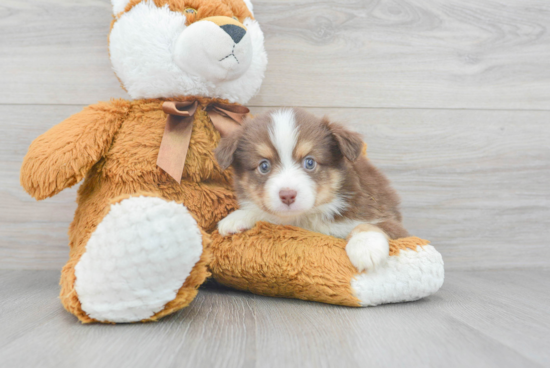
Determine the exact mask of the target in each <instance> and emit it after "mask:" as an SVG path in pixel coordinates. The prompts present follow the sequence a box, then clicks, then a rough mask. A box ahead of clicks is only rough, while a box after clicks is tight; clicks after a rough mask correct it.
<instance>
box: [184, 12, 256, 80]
mask: <svg viewBox="0 0 550 368" xmlns="http://www.w3.org/2000/svg"><path fill="white" fill-rule="evenodd" d="M252 55H253V51H252V43H251V40H250V35H249V32H248V31H247V29H246V27H245V26H244V25H243V24H242V23H240V22H239V21H238V20H235V19H232V18H229V17H225V16H216V17H209V18H204V19H202V20H200V21H198V22H195V23H193V24H191V25H189V26H188V27H187V28H186V29H185V30H184V31H183V32H182V33H181V34H180V35H179V37H178V38H177V40H176V42H175V47H174V61H175V63H176V64H177V65H178V67H179V68H181V69H182V70H184V71H186V72H189V73H193V74H197V75H199V76H201V77H203V78H205V79H206V80H208V81H210V82H213V83H220V82H223V81H228V80H234V79H237V78H239V77H240V76H242V75H243V74H244V73H245V72H246V70H247V69H248V68H249V66H250V64H251V62H252Z"/></svg>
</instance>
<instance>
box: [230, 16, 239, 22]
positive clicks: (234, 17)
mask: <svg viewBox="0 0 550 368" xmlns="http://www.w3.org/2000/svg"><path fill="white" fill-rule="evenodd" d="M231 18H233V19H235V20H236V21H238V20H239V18H237V17H236V16H232V17H231Z"/></svg>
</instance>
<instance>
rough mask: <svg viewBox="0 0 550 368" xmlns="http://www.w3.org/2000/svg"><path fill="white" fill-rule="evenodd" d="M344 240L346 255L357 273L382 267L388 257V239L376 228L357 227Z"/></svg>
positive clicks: (372, 226) (371, 226)
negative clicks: (346, 242) (345, 241)
mask: <svg viewBox="0 0 550 368" xmlns="http://www.w3.org/2000/svg"><path fill="white" fill-rule="evenodd" d="M346 240H347V241H348V244H347V245H346V253H347V254H348V257H349V259H350V261H351V263H352V264H353V265H354V266H355V268H357V270H358V271H359V272H362V271H365V270H372V269H375V268H378V267H380V266H382V265H383V264H384V263H386V261H387V259H388V257H389V255H390V244H389V237H388V235H386V233H385V232H384V231H383V230H382V229H380V228H379V227H377V226H374V225H370V224H361V225H357V226H356V227H355V229H353V231H352V232H351V233H350V234H349V235H348V237H347V239H346Z"/></svg>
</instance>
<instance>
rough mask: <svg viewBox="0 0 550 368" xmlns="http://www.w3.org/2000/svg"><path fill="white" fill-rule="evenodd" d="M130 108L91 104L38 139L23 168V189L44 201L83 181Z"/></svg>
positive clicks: (122, 103) (119, 103)
mask: <svg viewBox="0 0 550 368" xmlns="http://www.w3.org/2000/svg"><path fill="white" fill-rule="evenodd" d="M128 109H129V102H128V101H124V100H112V101H111V102H100V103H98V104H95V105H90V106H88V107H86V108H84V110H83V111H81V112H79V113H77V114H75V115H72V116H71V117H69V118H68V119H66V120H64V121H63V122H61V123H60V124H58V125H56V126H54V127H53V128H51V129H50V130H48V131H47V132H46V133H44V134H42V135H41V136H39V137H38V138H36V139H35V140H34V141H33V142H32V143H31V146H30V147H29V151H28V152H27V155H26V156H25V158H24V160H23V165H22V167H21V176H20V180H21V185H22V186H23V188H25V190H26V191H27V192H28V193H29V194H30V195H31V196H33V197H34V198H36V199H38V200H41V199H45V198H48V197H51V196H54V195H56V194H57V193H59V192H60V191H62V190H63V189H65V188H68V187H70V186H72V185H74V184H76V183H78V182H79V181H80V180H82V178H84V176H85V175H86V173H87V172H88V170H90V168H91V167H92V166H93V165H94V164H95V163H96V162H98V161H99V160H100V159H101V157H102V156H103V155H104V154H105V153H106V152H107V150H108V149H109V147H110V145H111V142H112V140H113V137H114V136H115V133H116V132H117V130H118V128H119V127H120V125H121V124H122V121H123V120H124V117H125V116H126V114H127V113H128Z"/></svg>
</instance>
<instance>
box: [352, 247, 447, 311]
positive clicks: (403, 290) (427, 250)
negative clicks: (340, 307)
mask: <svg viewBox="0 0 550 368" xmlns="http://www.w3.org/2000/svg"><path fill="white" fill-rule="evenodd" d="M443 279H444V268H443V258H442V257H441V254H439V252H437V251H436V250H435V248H434V247H432V246H431V245H425V246H422V247H420V246H419V247H417V249H416V251H414V250H412V249H407V250H401V252H400V253H399V255H398V256H393V257H389V258H388V262H387V264H386V265H385V266H384V267H380V268H378V269H375V270H374V271H372V272H370V271H367V272H366V273H361V274H359V275H357V276H356V278H355V279H354V280H352V282H351V287H352V289H353V290H354V292H355V295H356V296H357V298H358V299H359V300H360V301H361V306H363V307H367V306H375V305H380V304H385V303H398V302H407V301H413V300H418V299H422V298H424V297H426V296H428V295H431V294H433V293H435V292H436V291H437V290H439V288H440V287H441V286H442V285H443Z"/></svg>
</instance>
